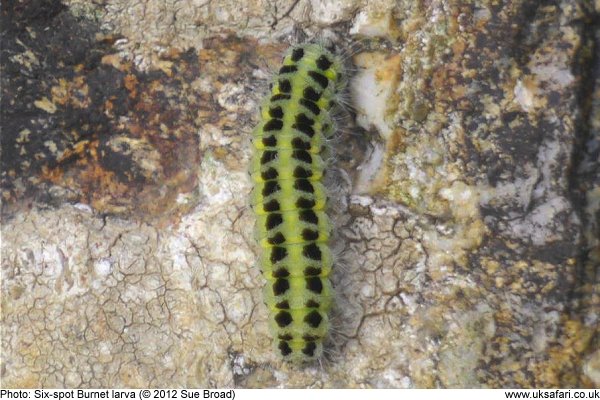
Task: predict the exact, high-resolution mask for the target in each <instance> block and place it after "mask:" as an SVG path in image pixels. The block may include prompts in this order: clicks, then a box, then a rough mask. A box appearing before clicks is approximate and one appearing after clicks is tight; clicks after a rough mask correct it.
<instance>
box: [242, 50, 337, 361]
mask: <svg viewBox="0 0 600 400" xmlns="http://www.w3.org/2000/svg"><path fill="white" fill-rule="evenodd" d="M342 69H343V65H342V62H341V60H340V59H339V58H338V57H337V56H335V55H334V54H333V53H332V52H330V51H328V50H327V49H325V48H324V47H323V46H321V45H318V44H303V45H298V46H295V47H292V48H291V49H290V50H289V51H288V52H287V54H286V55H285V57H284V58H283V63H282V66H281V68H280V69H279V72H278V73H277V74H276V75H275V78H274V82H273V84H272V86H271V92H270V94H269V95H268V97H267V98H266V99H265V101H264V102H263V103H262V105H261V107H260V122H259V123H258V125H257V126H256V128H255V129H254V131H253V140H252V143H253V150H254V153H253V157H252V161H251V165H250V176H251V178H252V181H253V185H254V186H253V189H252V193H251V204H252V207H253V210H254V213H255V216H256V225H255V236H256V238H257V241H258V244H259V247H260V250H261V254H260V258H259V265H260V268H261V271H262V273H263V276H264V278H265V279H266V285H265V287H264V302H265V304H266V306H267V308H268V309H269V325H270V328H271V331H272V335H273V345H274V348H275V351H276V352H277V353H279V354H280V355H281V356H282V357H283V358H284V359H285V360H288V361H292V362H299V363H305V362H311V361H314V360H316V359H319V358H320V357H321V356H322V354H323V341H324V339H325V338H326V336H327V334H328V331H329V317H328V312H329V310H330V308H331V306H332V298H333V289H332V286H331V282H330V280H329V275H330V273H331V269H332V265H333V257H332V253H331V250H330V248H329V245H328V241H329V238H330V235H331V230H332V226H331V223H330V221H329V219H328V217H327V214H326V212H325V211H326V210H325V209H326V205H327V195H326V192H325V187H324V186H323V183H322V177H323V174H324V169H325V162H324V161H323V157H322V151H323V149H324V144H325V142H326V139H327V138H328V137H330V136H331V135H332V133H333V131H334V123H333V120H332V117H331V115H330V114H331V109H332V107H334V105H335V104H336V96H337V95H338V94H339V93H340V92H341V90H342V88H343V86H344V83H343V82H344V81H343V70H342Z"/></svg>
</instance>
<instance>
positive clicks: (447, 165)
mask: <svg viewBox="0 0 600 400" xmlns="http://www.w3.org/2000/svg"><path fill="white" fill-rule="evenodd" d="M64 3H65V4H64V5H60V4H58V3H56V2H53V1H44V0H37V1H33V2H31V1H29V2H24V1H23V2H21V1H15V2H12V3H11V4H9V5H8V6H6V7H3V9H2V27H3V28H2V29H3V31H2V43H3V46H2V47H3V48H2V58H1V62H2V68H3V70H4V71H5V73H3V74H2V107H1V110H0V112H1V117H2V149H3V151H2V188H1V189H2V197H3V204H2V207H3V209H2V211H3V224H2V239H3V240H2V303H1V307H2V325H1V329H2V354H3V357H2V360H1V366H0V377H1V379H2V382H3V386H4V387H38V386H45V387H112V386H115V387H148V386H156V387H184V386H187V387H222V386H236V387H279V386H284V387H552V386H554V387H594V386H599V385H600V350H598V348H599V347H600V346H599V340H600V337H599V328H598V325H599V320H598V318H599V314H600V267H599V265H600V240H599V238H600V223H599V220H600V163H599V161H598V160H599V155H600V154H599V152H600V57H599V56H598V54H599V49H600V31H599V29H598V20H599V15H600V14H599V13H600V5H598V4H596V5H594V4H592V3H590V2H586V1H581V2H578V1H575V0H570V1H569V0H563V1H557V2H555V3H552V4H544V5H542V4H540V3H539V2H537V1H527V0H521V1H506V2H504V3H502V4H500V3H495V2H484V1H482V2H474V3H470V2H454V1H431V2H426V3H419V2H412V1H400V2H395V1H388V0H380V1H377V2H367V1H340V0H335V1H328V0H319V1H312V0H311V1H308V0H300V1H298V0H294V1H289V2H277V3H276V4H277V5H276V6H275V3H274V2H268V1H265V2H263V1H260V0H257V1H248V2H243V3H242V6H241V9H240V6H239V4H240V3H239V2H232V1H223V2H219V6H217V5H216V3H215V2H211V1H210V0H208V1H195V0H184V1H166V2H165V1H155V0H140V1H135V2H131V1H124V0H103V1H96V2H87V1H80V0H69V1H65V2H64ZM304 34H308V35H309V36H312V35H314V34H321V35H322V36H323V37H327V38H329V39H330V40H333V41H334V42H335V43H336V44H338V45H340V46H341V47H343V48H348V52H349V53H351V54H352V57H351V61H352V63H353V64H354V65H355V66H356V72H355V73H354V76H353V77H352V79H351V81H350V87H349V94H348V102H349V103H350V104H351V105H352V107H353V109H354V111H355V114H353V115H352V116H353V117H355V118H345V121H341V122H340V126H341V127H342V133H341V134H340V138H338V140H335V141H334V142H333V144H332V146H333V148H334V150H335V152H336V157H335V163H334V164H333V168H332V170H331V174H330V176H329V178H328V179H329V180H330V182H329V183H330V186H331V187H332V200H331V201H332V203H333V204H334V206H335V207H334V208H335V210H334V211H335V212H333V213H332V214H333V220H334V222H335V224H336V227H337V229H336V238H335V240H334V243H333V246H334V248H335V249H336V251H337V252H338V253H339V262H338V263H337V264H338V266H337V269H336V272H335V274H334V277H333V280H334V283H335V286H336V291H337V295H338V298H337V306H336V309H335V311H334V313H333V321H334V323H335V325H336V329H335V331H334V332H333V334H332V340H331V342H332V343H331V346H330V348H331V354H330V355H329V357H328V358H327V359H326V360H324V361H323V363H322V365H318V366H310V367H306V368H297V367H294V366H290V365H285V364H282V363H281V361H280V360H278V359H277V357H276V356H275V355H274V354H272V353H271V351H270V338H269V333H268V329H267V324H266V310H265V309H264V306H263V305H262V299H261V286H262V283H263V281H262V278H261V276H260V273H259V272H258V270H257V269H256V268H255V267H254V260H255V258H256V255H255V253H256V250H257V247H256V245H255V244H254V241H253V236H252V225H253V218H252V215H251V213H250V212H249V209H248V206H247V194H248V192H249V190H250V182H249V180H248V178H247V173H246V170H247V162H248V160H249V156H250V150H249V133H250V130H251V129H252V126H253V123H254V122H255V113H256V109H257V105H258V104H259V102H260V100H261V94H262V93H264V92H265V91H266V88H267V87H268V80H269V77H270V71H269V70H270V69H275V66H276V65H277V63H278V60H279V57H280V55H281V54H282V52H283V51H284V50H285V47H286V44H285V43H289V42H290V41H291V42H293V41H296V40H301V39H302V38H303V35H304ZM342 38H346V39H342ZM356 43H360V46H356V45H355V44H356ZM353 121H355V122H353Z"/></svg>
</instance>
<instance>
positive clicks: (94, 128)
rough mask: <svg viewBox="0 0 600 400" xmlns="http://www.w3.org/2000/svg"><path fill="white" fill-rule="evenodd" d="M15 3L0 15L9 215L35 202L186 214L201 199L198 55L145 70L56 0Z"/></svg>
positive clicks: (168, 60) (159, 214)
mask: <svg viewBox="0 0 600 400" xmlns="http://www.w3.org/2000/svg"><path fill="white" fill-rule="evenodd" d="M12 3H13V4H8V5H6V6H4V7H3V8H2V14H1V18H2V27H3V30H2V43H3V48H2V53H1V64H2V68H3V70H4V73H3V74H2V99H1V101H2V104H1V111H0V112H1V114H0V117H1V121H2V127H3V129H2V149H3V152H2V160H1V165H2V179H1V189H2V197H3V208H2V212H3V214H4V215H7V216H10V215H11V214H12V213H13V212H14V211H15V210H17V209H19V207H22V206H23V205H24V204H27V203H28V202H31V201H35V202H49V203H51V204H59V203H60V202H62V201H72V202H83V203H88V204H90V205H91V206H92V207H94V209H96V210H97V211H99V212H102V213H118V214H135V215H138V216H143V217H149V218H153V217H160V218H163V217H164V216H168V215H173V214H180V213H181V212H183V211H185V209H184V208H183V207H184V206H180V205H178V202H177V201H176V199H177V196H178V195H179V194H182V193H183V194H186V193H187V194H192V193H194V188H195V187H196V185H197V174H196V171H197V168H198V166H199V163H200V155H199V137H198V135H197V132H198V122H197V115H196V114H195V110H198V109H199V108H200V107H199V102H200V101H201V99H199V98H197V97H196V96H194V93H193V92H192V90H191V88H190V86H189V83H190V82H192V81H194V80H195V79H196V78H197V77H198V76H199V74H200V73H199V64H200V60H199V58H198V55H197V54H196V52H195V51H193V50H190V51H188V52H184V53H182V52H172V53H171V54H169V55H168V56H167V57H165V59H164V60H162V62H163V65H164V68H161V70H158V71H155V70H152V71H149V72H141V71H139V70H137V69H136V67H135V66H134V65H133V64H132V63H131V62H128V61H126V60H123V59H121V58H120V57H119V56H118V55H117V51H116V49H114V48H113V47H112V45H113V43H114V41H115V40H116V39H117V38H116V37H114V36H110V35H105V34H102V33H101V32H100V31H99V29H98V27H97V26H95V25H94V24H93V23H91V22H89V21H85V20H80V19H76V18H75V17H73V16H72V15H71V14H70V13H69V12H68V10H67V9H66V8H65V7H64V6H62V5H61V4H60V2H56V1H42V0H39V1H31V2H24V3H15V2H12ZM52 188H62V190H58V191H57V190H51V189H52ZM50 193H53V194H50ZM56 196H58V198H52V197H56ZM192 197H193V196H192ZM190 206H193V201H192V202H191V203H188V205H187V206H185V207H190Z"/></svg>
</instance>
